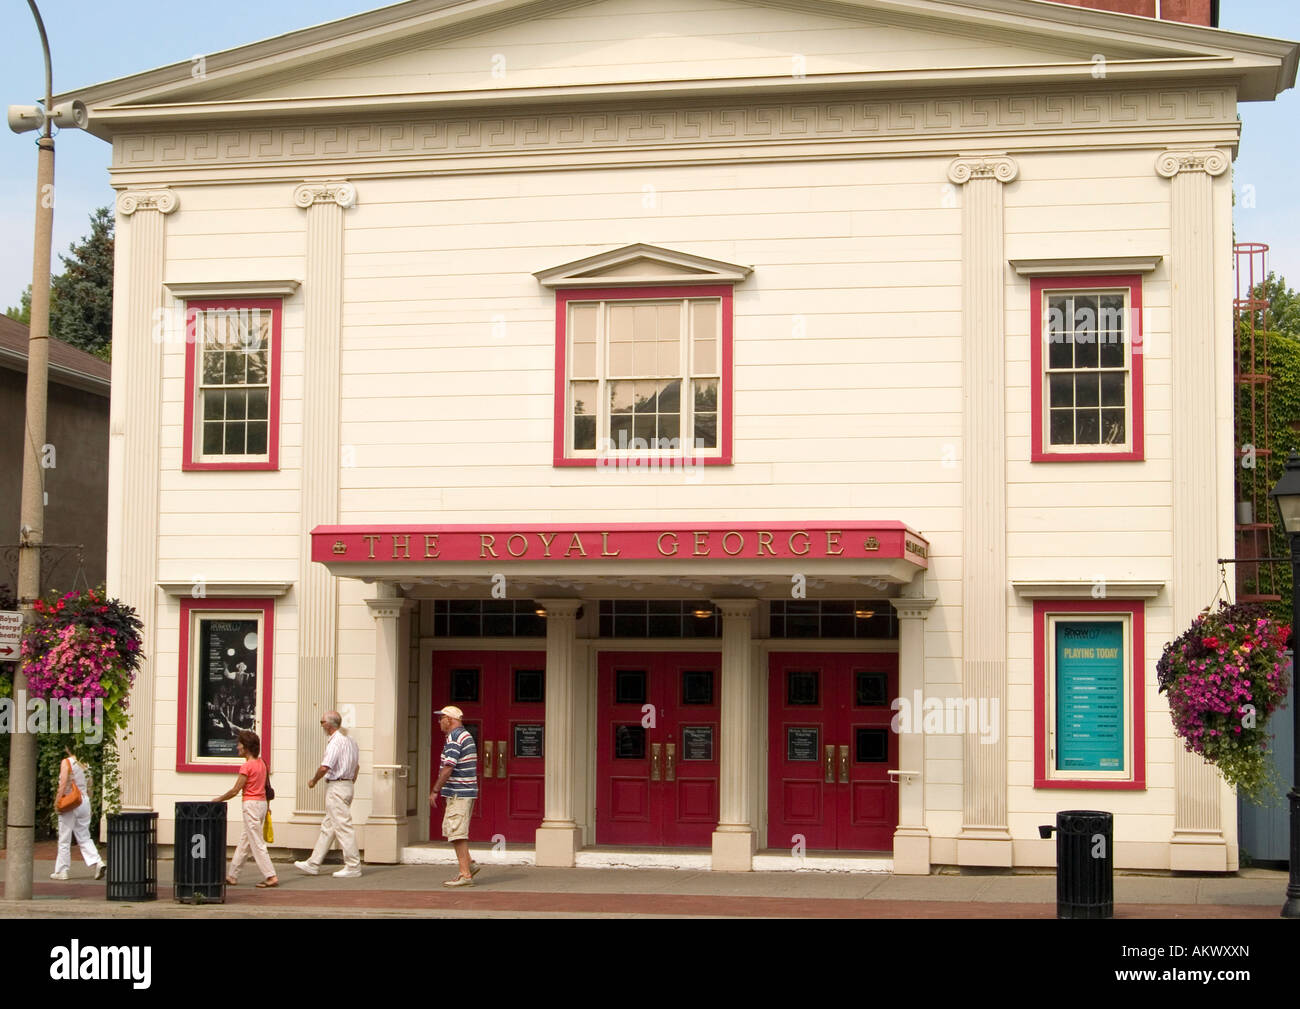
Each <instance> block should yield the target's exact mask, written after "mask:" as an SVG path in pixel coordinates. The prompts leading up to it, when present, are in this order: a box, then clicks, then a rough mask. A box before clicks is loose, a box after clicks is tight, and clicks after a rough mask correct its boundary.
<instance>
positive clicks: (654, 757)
mask: <svg viewBox="0 0 1300 1009" xmlns="http://www.w3.org/2000/svg"><path fill="white" fill-rule="evenodd" d="M660 749H662V747H661V746H660V744H659V743H651V744H650V780H651V781H658V780H659V756H660V754H659V751H660Z"/></svg>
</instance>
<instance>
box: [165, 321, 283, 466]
mask: <svg viewBox="0 0 1300 1009" xmlns="http://www.w3.org/2000/svg"><path fill="white" fill-rule="evenodd" d="M280 316H281V302H280V301H279V300H243V301H222V302H217V301H191V302H189V303H188V305H187V308H186V337H187V339H186V343H187V346H186V362H185V380H186V399H185V447H184V452H185V454H184V459H183V468H185V469H276V468H277V467H278V459H279V415H280V404H279V398H280Z"/></svg>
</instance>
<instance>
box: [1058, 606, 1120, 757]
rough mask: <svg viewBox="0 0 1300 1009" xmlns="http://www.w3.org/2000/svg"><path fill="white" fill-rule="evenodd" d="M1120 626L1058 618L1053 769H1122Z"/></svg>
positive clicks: (1113, 623) (1099, 621)
mask: <svg viewBox="0 0 1300 1009" xmlns="http://www.w3.org/2000/svg"><path fill="white" fill-rule="evenodd" d="M1123 647H1124V625H1123V623H1122V622H1121V621H1118V620H1115V621H1101V620H1070V621H1066V620H1060V621H1057V622H1056V729H1057V731H1056V769H1057V770H1058V771H1123V770H1124V769H1125V768H1124V652H1123Z"/></svg>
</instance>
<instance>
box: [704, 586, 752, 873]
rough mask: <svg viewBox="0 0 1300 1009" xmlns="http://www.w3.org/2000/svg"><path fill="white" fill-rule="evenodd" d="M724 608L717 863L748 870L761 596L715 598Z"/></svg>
mask: <svg viewBox="0 0 1300 1009" xmlns="http://www.w3.org/2000/svg"><path fill="white" fill-rule="evenodd" d="M714 602H715V603H716V604H717V607H718V610H719V611H720V612H721V614H722V684H721V689H720V697H719V700H720V701H721V707H722V718H721V722H722V724H721V726H720V727H719V734H720V736H721V739H720V740H719V756H720V758H721V759H720V765H721V766H720V768H719V777H720V781H719V783H718V829H717V831H715V832H714V835H713V868H714V869H718V870H730V871H741V872H747V871H749V870H750V869H752V868H753V855H754V849H755V847H756V845H755V840H756V838H755V833H754V810H753V805H752V802H751V799H750V797H751V795H752V794H753V789H752V785H753V781H752V778H753V774H754V744H755V737H756V727H755V725H754V718H753V714H754V700H755V694H756V692H757V691H758V689H759V684H758V679H757V677H758V671H757V670H755V669H754V668H753V662H752V660H753V654H754V650H753V648H752V645H753V620H754V611H755V610H757V609H758V606H759V603H758V600H757V599H715V600H714Z"/></svg>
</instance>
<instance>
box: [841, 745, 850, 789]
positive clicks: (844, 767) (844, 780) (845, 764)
mask: <svg viewBox="0 0 1300 1009" xmlns="http://www.w3.org/2000/svg"><path fill="white" fill-rule="evenodd" d="M848 783H849V748H848V747H847V746H841V747H840V784H841V785H847V784H848Z"/></svg>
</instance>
